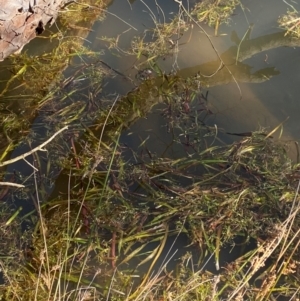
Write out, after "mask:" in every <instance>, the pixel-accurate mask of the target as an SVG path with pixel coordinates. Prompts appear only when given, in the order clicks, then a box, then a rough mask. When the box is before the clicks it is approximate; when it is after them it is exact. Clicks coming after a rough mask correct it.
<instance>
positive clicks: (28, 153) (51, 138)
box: [0, 126, 68, 167]
mask: <svg viewBox="0 0 300 301" xmlns="http://www.w3.org/2000/svg"><path fill="white" fill-rule="evenodd" d="M66 129H68V126H65V127H63V128H62V129H60V130H59V131H58V132H56V133H55V134H54V135H53V136H51V137H50V138H49V139H48V140H47V141H45V142H44V143H42V144H41V145H39V146H37V147H35V148H34V149H32V150H31V151H29V152H27V153H25V154H23V155H21V156H18V157H16V158H13V159H10V160H7V161H5V162H2V163H1V162H0V167H2V166H5V165H8V164H12V163H15V162H17V161H19V160H22V159H24V160H25V158H26V157H28V156H30V155H32V154H33V153H35V152H37V151H46V150H45V149H43V147H44V146H45V145H47V144H48V143H49V142H51V141H52V140H53V139H54V138H55V137H56V136H57V135H58V134H60V133H61V132H62V131H64V130H66Z"/></svg>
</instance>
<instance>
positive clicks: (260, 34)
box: [9, 0, 300, 270]
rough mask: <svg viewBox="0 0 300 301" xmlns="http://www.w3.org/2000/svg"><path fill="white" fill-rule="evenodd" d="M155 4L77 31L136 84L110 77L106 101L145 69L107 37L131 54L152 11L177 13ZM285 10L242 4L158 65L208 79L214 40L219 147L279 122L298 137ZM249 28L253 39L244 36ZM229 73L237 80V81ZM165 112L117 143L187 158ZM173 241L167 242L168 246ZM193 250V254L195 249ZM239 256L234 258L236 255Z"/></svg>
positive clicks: (224, 257)
mask: <svg viewBox="0 0 300 301" xmlns="http://www.w3.org/2000/svg"><path fill="white" fill-rule="evenodd" d="M157 2H158V3H159V6H160V9H161V10H159V9H158V8H157V6H156V1H154V0H147V1H138V0H136V1H123V0H115V1H112V2H111V3H110V5H109V7H108V13H107V16H106V19H105V20H104V21H96V22H95V23H94V24H93V25H92V27H91V31H88V32H87V31H83V32H79V31H74V35H79V34H81V33H82V38H84V40H85V42H84V43H85V44H86V46H88V47H90V48H91V49H92V50H94V51H101V52H103V55H102V56H101V60H103V61H104V62H105V63H106V64H108V65H109V66H110V67H111V68H113V69H114V70H117V71H118V72H120V73H121V74H123V75H125V76H126V77H129V78H131V79H132V81H128V80H124V77H121V76H116V77H115V78H113V79H108V80H107V81H106V83H105V86H104V88H103V92H102V96H103V97H109V96H110V97H111V98H114V97H115V96H116V95H118V94H119V95H125V94H126V93H127V92H129V91H131V90H132V89H134V87H135V82H136V75H137V72H138V69H139V66H138V64H140V61H139V62H138V61H137V59H136V57H135V56H130V55H128V54H126V53H124V52H123V51H120V50H117V49H109V47H108V46H109V45H108V43H107V42H105V41H103V37H106V38H116V37H118V47H120V48H121V49H122V50H124V51H126V49H128V48H129V47H130V41H131V40H132V39H133V38H134V36H138V35H142V34H143V32H144V30H145V29H148V28H153V27H154V23H153V15H152V14H154V16H155V18H156V20H157V21H163V19H164V18H165V20H166V22H167V21H168V20H169V19H170V18H172V16H173V15H174V14H175V13H177V12H178V6H177V4H176V3H175V2H174V1H172V0H168V1H167V0H162V1H157ZM191 2H192V1H190V3H188V2H186V1H185V2H184V5H185V7H187V8H188V7H189V4H191ZM294 5H297V4H294ZM298 6H299V5H298ZM297 8H298V9H300V7H297ZM286 10H287V5H286V4H285V3H284V2H283V1H274V0H265V1H258V0H256V1H253V0H244V1H243V7H238V8H237V9H236V10H235V13H234V15H233V16H232V17H231V20H230V21H229V23H228V24H226V25H221V26H220V28H219V30H218V36H214V30H213V29H212V28H209V27H207V26H206V25H205V24H203V25H202V26H203V28H204V29H205V30H206V32H207V33H208V35H209V36H210V39H211V41H209V40H208V38H207V36H206V35H205V34H204V33H203V32H202V31H201V30H200V28H199V27H197V26H193V28H192V29H190V30H188V31H187V32H185V33H184V34H183V36H182V37H181V39H180V43H179V44H180V46H179V52H178V53H176V54H174V55H172V56H171V57H166V58H165V59H162V60H160V61H159V64H160V68H161V69H163V70H165V72H166V73H168V72H173V73H174V72H175V73H178V74H179V75H181V76H183V77H188V76H192V75H195V74H197V72H201V74H205V75H207V76H209V75H210V74H212V73H214V72H215V71H216V70H217V69H218V64H219V63H218V56H217V55H216V52H215V51H214V50H213V48H212V45H211V42H212V43H213V45H214V47H215V49H216V50H217V51H218V53H219V54H220V55H221V57H222V59H223V61H224V63H225V64H226V66H227V67H228V69H224V70H222V72H220V74H219V77H216V78H213V79H212V80H211V82H209V81H208V85H209V86H207V87H205V89H204V90H205V92H208V98H207V101H208V102H207V106H208V108H209V110H210V111H211V112H212V114H211V115H210V116H208V117H207V118H206V124H207V125H208V126H210V127H214V128H215V129H216V135H217V136H218V138H219V139H220V141H222V143H230V142H232V139H234V138H232V136H230V135H227V134H226V132H231V133H243V132H251V131H255V130H258V129H260V128H262V127H263V128H266V129H267V130H272V129H273V128H275V127H277V126H278V125H280V124H281V123H283V135H282V137H281V140H282V141H286V142H287V143H288V142H289V141H299V140H300V123H299V113H300V100H299V93H300V86H299V82H300V48H299V47H298V44H299V46H300V42H299V43H297V41H290V40H288V41H287V40H286V39H284V38H283V33H282V30H280V29H279V28H278V24H277V19H278V17H279V16H280V15H281V14H284V13H285V12H286ZM150 11H151V12H150ZM161 11H163V12H164V15H162V13H161ZM151 15H152V16H151ZM58 26H59V23H58ZM53 30H54V31H55V30H56V29H55V28H54V29H53ZM247 31H248V34H247V36H246V38H245V39H243V37H244V36H245V35H246V33H247ZM241 40H243V41H242V43H241ZM239 43H241V51H240V56H239V58H240V60H239V61H238V62H237V61H236V57H237V53H238V45H239ZM47 46H49V49H51V47H52V45H51V43H50V42H49V44H45V41H44V40H43V39H37V40H35V41H33V42H32V43H30V44H29V45H28V46H26V48H25V49H24V50H25V51H27V52H28V53H29V54H36V53H42V52H43V51H46V48H47ZM242 50H243V51H242ZM228 70H230V72H231V73H232V74H233V75H234V77H235V78H236V81H237V83H236V82H234V80H233V78H232V75H231V74H230V73H229V72H228ZM68 72H70V71H69V70H68V69H67V70H66V71H65V75H66V76H67V75H68ZM145 101H147V99H145ZM161 109H162V107H161V104H158V105H157V106H154V107H153V109H152V110H151V112H149V113H148V114H147V116H144V117H143V118H140V119H138V120H137V121H136V122H135V123H133V124H132V125H131V126H130V127H129V128H128V129H126V130H124V132H123V134H122V136H121V139H120V142H121V143H122V144H126V145H127V146H128V147H129V148H131V149H133V150H138V147H139V145H140V143H141V141H143V140H145V139H148V140H147V146H148V148H149V150H150V152H152V153H155V154H157V156H166V157H170V156H171V157H173V158H176V157H180V156H182V155H185V150H184V148H183V147H182V146H181V145H180V144H178V143H175V142H174V137H173V136H172V135H171V134H170V133H169V131H168V130H167V122H166V119H165V118H164V117H163V115H162V114H161ZM43 118H44V116H37V117H36V118H35V120H34V122H33V124H32V128H33V129H35V128H36V129H38V130H37V131H38V133H39V136H40V137H41V140H43V135H44V134H45V133H46V131H47V129H46V128H45V129H43V126H41V123H42V122H43ZM43 133H44V134H43ZM132 133H134V135H133V134H132ZM26 150H27V148H26V147H25V146H20V147H19V148H17V149H16V150H15V151H14V153H13V154H12V156H17V155H19V154H22V153H24V151H26ZM290 154H291V156H292V157H293V158H294V159H296V156H295V149H294V146H293V143H290ZM14 169H22V172H23V174H24V175H26V173H27V172H28V175H29V174H30V172H31V170H30V168H29V167H28V165H26V164H25V163H24V164H22V165H12V166H10V167H9V170H11V171H12V170H14ZM60 184H61V183H60ZM57 185H58V183H57ZM58 186H59V185H58ZM51 189H52V187H50V188H49V193H50V192H51ZM172 242H173V241H172V240H170V242H169V243H168V245H171V244H172ZM187 244H188V242H187V241H186V238H185V237H180V238H179V239H178V240H177V242H176V245H175V246H174V249H179V250H180V252H179V253H181V251H182V247H183V246H185V245H187ZM167 249H168V248H167ZM190 250H191V249H190ZM229 250H231V249H228V250H224V252H223V253H222V254H221V265H222V261H223V262H228V261H231V260H232V256H233V255H232V253H231V252H229ZM191 252H193V253H195V252H196V251H195V249H192V250H191ZM238 252H239V250H238V251H237V253H238ZM195 256H196V255H195ZM235 256H237V254H235V255H234V256H233V257H235ZM210 263H211V265H210V268H211V269H212V270H214V267H213V266H214V264H213V259H212V261H211V262H210Z"/></svg>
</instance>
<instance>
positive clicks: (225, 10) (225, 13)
mask: <svg viewBox="0 0 300 301" xmlns="http://www.w3.org/2000/svg"><path fill="white" fill-rule="evenodd" d="M239 4H240V1H239V0H230V1H228V0H204V1H201V2H199V3H197V4H196V5H195V7H194V9H193V10H192V12H191V14H192V15H195V16H196V17H197V20H198V21H200V22H206V23H207V24H208V25H209V26H213V27H215V34H217V32H218V28H219V26H220V25H221V24H223V23H226V24H227V23H228V22H229V20H230V17H231V16H232V14H233V11H234V9H235V8H236V7H237V6H238V5H239Z"/></svg>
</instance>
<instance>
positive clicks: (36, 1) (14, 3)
mask: <svg viewBox="0 0 300 301" xmlns="http://www.w3.org/2000/svg"><path fill="white" fill-rule="evenodd" d="M67 2H70V1H68V0H0V61H3V60H4V59H5V58H6V57H8V56H9V55H10V54H12V53H20V52H21V50H22V48H23V47H24V45H26V44H27V43H28V42H29V41H30V40H32V39H33V38H35V37H36V35H39V34H41V33H42V32H43V31H44V28H45V26H46V25H47V24H49V25H52V24H53V22H54V21H55V19H56V17H57V14H58V11H59V9H61V8H62V7H63V6H65V5H66V3H67Z"/></svg>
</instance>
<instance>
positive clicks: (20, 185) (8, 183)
mask: <svg viewBox="0 0 300 301" xmlns="http://www.w3.org/2000/svg"><path fill="white" fill-rule="evenodd" d="M0 186H13V187H18V188H24V187H25V186H24V185H22V184H17V183H12V182H0Z"/></svg>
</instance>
